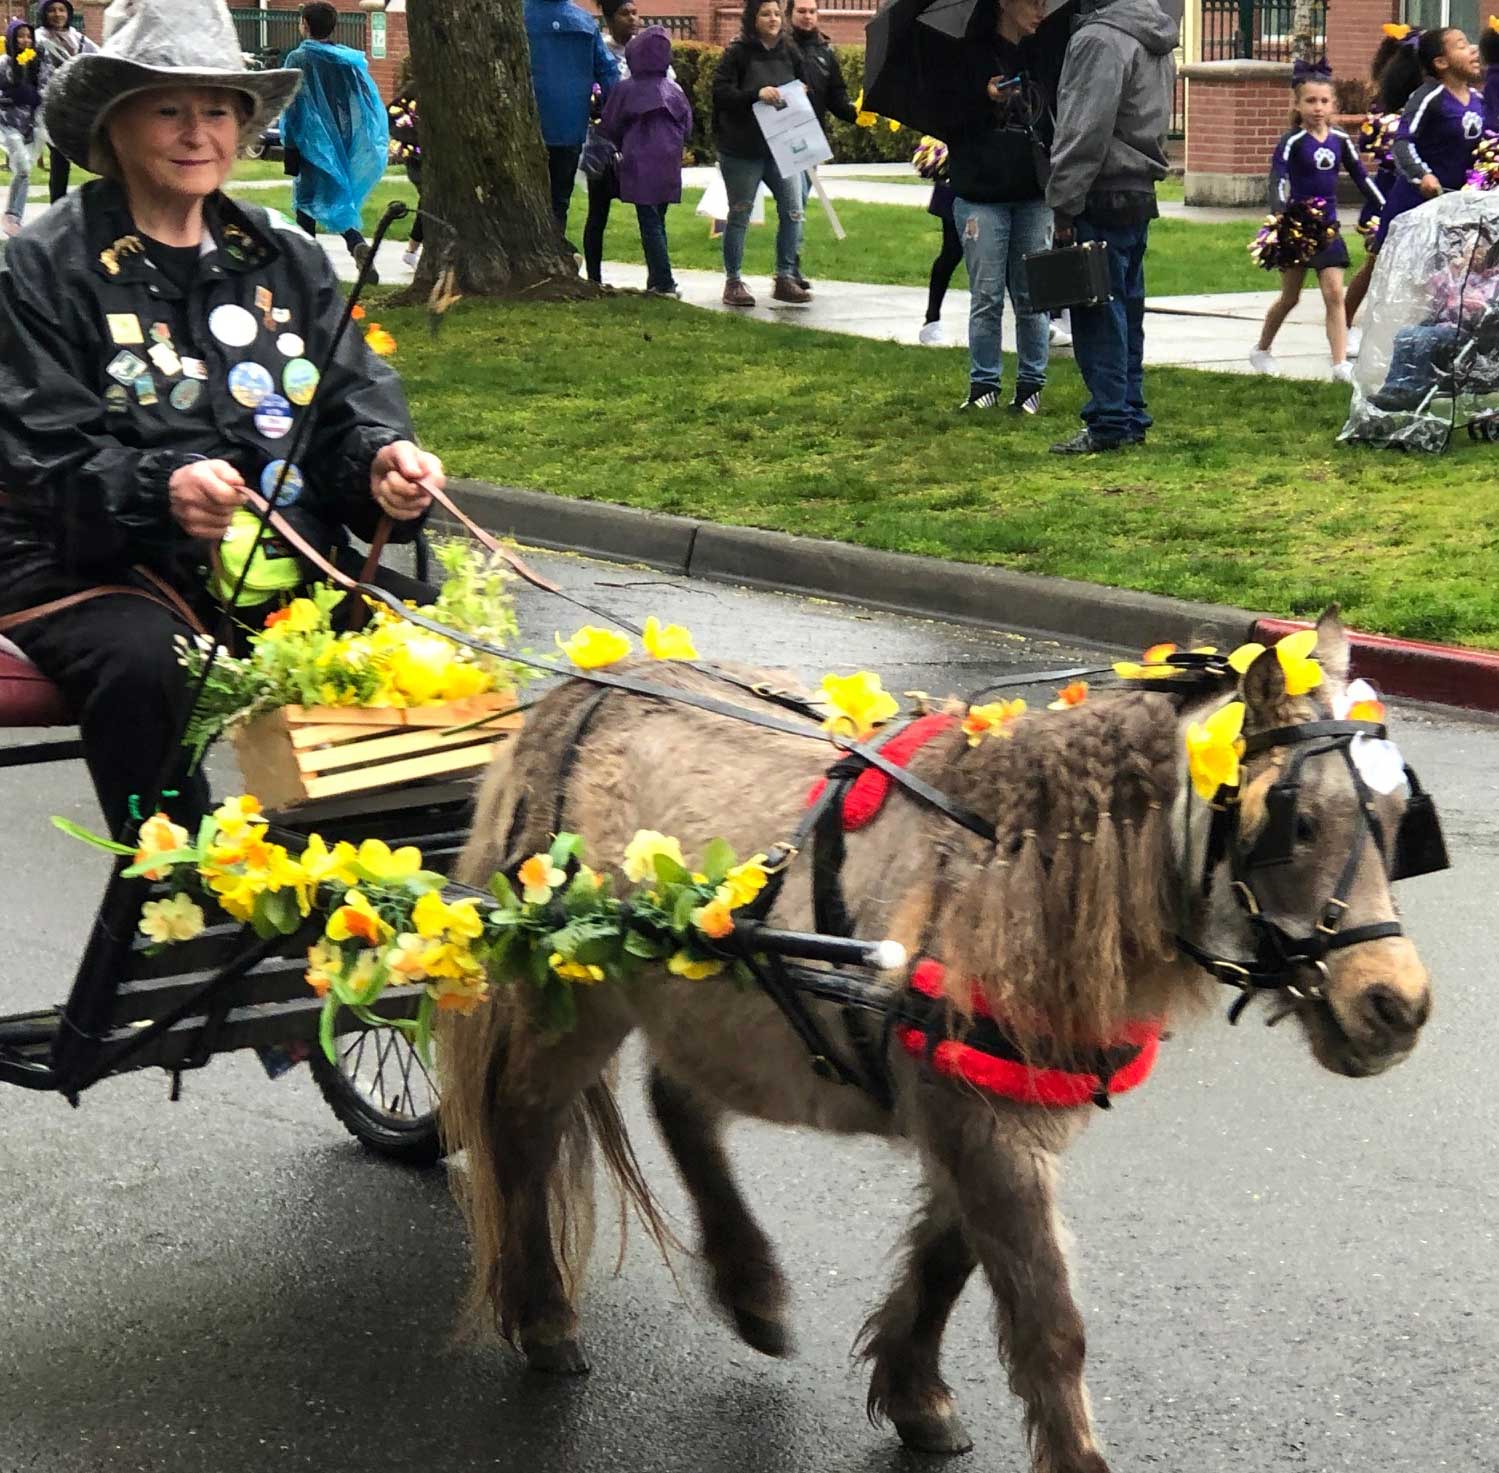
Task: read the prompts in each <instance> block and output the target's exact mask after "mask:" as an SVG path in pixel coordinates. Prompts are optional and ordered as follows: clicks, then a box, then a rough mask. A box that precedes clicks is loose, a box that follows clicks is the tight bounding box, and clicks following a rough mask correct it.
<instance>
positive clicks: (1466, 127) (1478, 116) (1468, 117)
mask: <svg viewBox="0 0 1499 1473" xmlns="http://www.w3.org/2000/svg"><path fill="white" fill-rule="evenodd" d="M1482 132H1483V114H1482V113H1475V112H1466V113H1464V114H1463V137H1464V138H1477V137H1478V135H1479V134H1480V133H1482Z"/></svg>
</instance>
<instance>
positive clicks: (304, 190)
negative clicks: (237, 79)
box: [281, 41, 390, 234]
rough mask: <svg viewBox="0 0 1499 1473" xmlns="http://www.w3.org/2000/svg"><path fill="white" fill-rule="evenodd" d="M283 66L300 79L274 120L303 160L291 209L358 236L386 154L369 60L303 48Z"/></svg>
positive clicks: (350, 52)
mask: <svg viewBox="0 0 1499 1473" xmlns="http://www.w3.org/2000/svg"><path fill="white" fill-rule="evenodd" d="M285 65H286V66H288V67H294V68H296V69H297V70H299V71H300V72H301V73H302V86H301V88H300V89H299V90H298V92H297V95H296V96H295V97H294V98H292V100H291V105H290V106H289V107H288V108H287V109H286V112H285V114H284V115H283V117H282V121H281V131H282V136H283V137H284V138H285V139H286V142H287V144H288V145H290V147H292V148H294V149H296V151H297V152H298V154H300V155H301V160H302V163H301V168H300V170H299V171H298V173H297V178H296V184H295V186H294V188H293V190H292V199H293V202H294V203H295V205H296V208H297V210H298V211H299V212H300V213H302V214H306V215H310V216H311V217H312V218H313V219H314V220H316V221H317V223H318V224H319V225H321V226H322V227H323V228H324V229H325V230H332V231H336V232H338V233H340V234H342V233H343V232H344V231H346V230H358V229H359V224H360V221H359V212H360V210H361V209H362V208H363V206H364V202H365V200H366V199H367V198H368V197H369V193H370V191H371V190H372V189H373V188H374V187H375V185H377V184H378V183H379V182H380V176H381V175H382V174H383V173H384V172H385V164H386V158H387V155H388V153H389V148H390V129H389V125H388V123H387V120H386V115H385V104H384V103H383V102H382V101H381V100H380V92H379V89H378V88H377V87H376V86H375V82H374V78H373V77H371V76H370V66H369V61H368V60H367V59H366V57H365V55H364V53H363V52H362V51H355V50H354V49H353V48H352V47H349V46H339V45H336V44H335V43H334V42H332V41H304V42H303V43H302V44H301V45H300V46H298V47H297V48H296V49H295V50H294V51H292V52H290V53H289V54H288V55H287V58H286V62H285Z"/></svg>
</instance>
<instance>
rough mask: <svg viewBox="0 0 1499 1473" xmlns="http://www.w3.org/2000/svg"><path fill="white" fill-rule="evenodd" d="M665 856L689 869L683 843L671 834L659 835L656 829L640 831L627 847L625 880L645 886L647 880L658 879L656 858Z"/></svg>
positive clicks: (624, 863) (623, 865) (624, 867)
mask: <svg viewBox="0 0 1499 1473" xmlns="http://www.w3.org/2000/svg"><path fill="white" fill-rule="evenodd" d="M658 854H664V855H665V856H666V857H667V858H668V859H670V860H674V861H675V862H676V863H677V864H679V865H681V866H682V868H683V869H686V868H687V860H686V859H685V857H684V856H683V854H682V845H681V841H680V840H678V839H674V838H672V836H671V835H670V834H659V833H657V832H656V830H655V829H639V830H637V831H636V834H635V837H634V838H633V839H631V840H630V842H629V843H628V844H626V845H625V857H624V861H623V863H622V866H621V867H622V868H623V869H624V872H625V878H626V879H628V880H632V881H634V883H635V884H637V885H641V884H644V883H645V882H646V881H647V880H654V879H655V878H656V856H657V855H658Z"/></svg>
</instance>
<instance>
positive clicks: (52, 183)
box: [47, 143, 69, 205]
mask: <svg viewBox="0 0 1499 1473" xmlns="http://www.w3.org/2000/svg"><path fill="white" fill-rule="evenodd" d="M49 150H50V152H51V155H52V171H51V173H50V174H49V175H48V176H47V186H48V189H49V190H50V191H51V194H52V203H53V204H54V205H55V204H56V203H57V202H58V200H60V199H61V198H62V197H63V195H65V194H66V193H67V192H68V171H69V164H68V156H67V154H65V153H64V152H63V151H62V150H61V149H60V148H59V147H58V146H57V145H56V144H55V143H53V144H50V145H49Z"/></svg>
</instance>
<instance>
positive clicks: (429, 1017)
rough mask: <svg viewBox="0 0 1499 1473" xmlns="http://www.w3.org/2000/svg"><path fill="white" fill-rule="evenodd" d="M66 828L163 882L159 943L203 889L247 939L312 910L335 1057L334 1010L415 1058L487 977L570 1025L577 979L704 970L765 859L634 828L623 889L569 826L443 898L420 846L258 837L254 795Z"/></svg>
mask: <svg viewBox="0 0 1499 1473" xmlns="http://www.w3.org/2000/svg"><path fill="white" fill-rule="evenodd" d="M53 822H54V823H55V824H56V825H57V826H58V827H59V828H61V829H62V830H64V831H65V832H67V833H69V834H72V835H73V836H74V837H76V838H80V839H83V840H85V841H86V842H88V843H90V844H93V845H95V846H97V847H99V848H102V849H105V850H108V851H109V852H111V853H114V854H118V855H123V856H126V857H128V858H129V859H130V861H131V863H130V864H129V866H128V867H127V869H126V870H125V874H126V875H128V876H142V877H148V878H152V879H155V880H158V881H160V882H161V883H162V884H163V886H164V887H166V888H167V889H169V890H170V892H171V893H169V894H166V895H158V896H154V897H153V898H152V899H150V900H147V901H146V902H145V904H144V905H143V906H142V910H141V917H140V922H139V930H140V932H141V934H142V935H144V936H146V937H147V938H148V939H149V940H150V941H151V942H152V943H153V944H155V945H157V946H167V945H171V944H172V943H174V942H179V941H188V940H191V939H192V938H193V937H194V936H196V935H198V934H199V933H200V932H201V931H202V930H203V928H204V926H205V924H206V921H205V918H204V912H203V907H202V905H201V904H200V903H199V902H200V901H205V902H206V901H210V900H211V901H213V902H214V903H215V904H217V906H218V907H219V908H220V909H221V910H223V911H224V912H226V913H227V914H228V915H230V916H231V917H232V918H233V919H235V920H237V921H239V922H241V923H243V924H246V925H249V926H250V927H252V928H253V929H254V931H255V932H256V934H257V935H259V936H261V937H264V938H269V937H273V936H276V935H283V936H290V935H292V934H293V933H294V932H297V931H299V930H301V929H302V928H303V926H304V925H305V924H306V923H307V922H308V921H309V918H312V917H314V916H316V917H318V918H319V919H320V920H321V934H320V935H319V936H317V938H316V939H315V940H314V941H313V942H312V944H311V945H310V946H309V947H308V950H307V973H306V976H307V984H308V986H309V987H311V988H312V990H313V991H314V992H315V993H316V994H317V995H318V996H319V997H321V998H322V999H323V1000H324V1006H323V1015H322V1023H321V1038H322V1044H323V1048H324V1051H325V1052H326V1053H327V1054H328V1056H329V1058H330V1059H331V1058H333V1057H334V1052H333V1050H334V1023H335V1020H336V1017H337V1013H338V1010H339V1009H340V1008H349V1009H351V1010H352V1011H353V1012H354V1013H355V1014H356V1015H357V1016H358V1017H359V1018H360V1019H361V1020H362V1021H363V1022H365V1023H368V1024H371V1025H380V1026H390V1027H395V1028H400V1029H402V1030H403V1031H405V1032H407V1033H408V1034H409V1035H410V1036H411V1037H412V1038H413V1040H414V1042H415V1044H416V1046H417V1047H418V1048H419V1049H420V1050H421V1051H422V1053H423V1054H424V1055H425V1054H426V1053H427V1052H428V1045H429V1042H430V1038H431V1029H432V1023H433V1019H434V1017H435V1015H436V1013H437V1012H438V1011H439V1010H442V1011H449V1010H451V1011H455V1012H460V1013H466V1012H470V1011H472V1009H474V1008H475V1007H476V1006H478V1005H479V1004H480V1003H481V1002H483V1001H484V999H485V998H486V997H487V995H488V992H489V987H490V981H491V978H495V979H499V978H505V979H511V980H515V981H520V982H525V983H528V984H529V985H530V986H531V987H532V989H533V992H534V996H535V998H536V1001H537V1004H538V1007H539V1009H540V1011H541V1013H542V1016H543V1018H544V1020H545V1023H546V1025H547V1026H548V1027H549V1028H551V1029H554V1030H556V1031H559V1032H560V1031H565V1030H566V1029H568V1028H570V1027H571V1026H572V1023H573V1021H574V1016H575V1012H574V1004H573V996H572V989H573V987H574V986H593V985H595V984H596V983H599V982H603V981H605V980H609V979H614V980H619V979H623V978H626V977H629V976H632V975H634V974H635V973H636V972H638V971H639V970H640V969H642V968H643V967H645V966H647V965H649V964H651V963H660V964H664V965H665V966H666V968H667V970H668V971H669V972H670V973H671V974H672V975H674V976H678V977H684V978H688V979H691V980H694V981H695V980H699V979H702V978H706V977H712V976H716V975H717V974H718V973H720V972H722V971H724V970H725V969H726V968H728V967H730V966H739V967H742V964H739V963H736V962H735V960H734V958H733V955H732V953H727V952H719V950H718V948H717V947H716V946H715V945H714V943H716V942H722V941H724V940H726V939H727V938H728V937H729V936H730V935H731V934H732V933H733V931H734V928H735V925H736V919H737V918H736V915H735V912H736V911H740V910H742V909H743V908H744V907H745V906H747V905H749V904H750V902H751V901H753V900H754V899H755V897H756V896H757V895H758V894H759V893H760V891H761V890H762V889H764V887H765V884H766V882H767V879H768V877H769V876H768V871H767V869H766V856H765V855H763V854H754V855H751V856H750V857H749V858H748V859H746V860H743V861H742V862H741V861H738V860H737V859H736V856H735V854H734V851H733V850H732V849H731V848H730V846H729V845H728V844H726V843H725V842H724V841H723V840H721V839H715V840H713V841H712V842H711V843H709V844H708V846H707V847H706V848H705V849H704V851H703V853H702V856H701V857H700V859H699V862H698V868H697V869H689V868H688V866H687V863H686V861H685V858H684V856H683V853H682V846H681V844H680V842H679V841H678V840H677V839H675V838H673V837H671V836H670V835H667V834H660V833H655V832H652V831H647V830H643V831H641V832H639V833H637V834H636V835H635V836H634V837H633V838H632V839H631V840H630V842H629V844H628V845H627V846H626V849H625V853H624V855H623V856H622V864H621V868H622V869H623V870H624V873H625V877H626V880H627V882H628V883H629V885H630V886H632V887H633V888H630V889H628V890H627V891H626V892H625V893H624V894H623V895H619V896H617V895H616V894H615V893H614V883H613V880H612V879H611V878H610V877H609V876H606V875H601V874H598V873H597V872H596V871H594V870H592V869H590V868H589V867H588V866H587V865H586V864H584V863H583V861H582V854H583V844H582V840H581V839H580V838H579V837H578V836H577V835H576V834H566V833H564V834H559V835H558V836H557V837H556V839H555V840H554V842H553V843H552V845H551V847H550V848H549V849H548V850H547V851H545V852H544V853H540V854H533V855H530V856H529V857H528V858H527V859H526V860H524V861H523V862H522V863H521V864H520V865H519V866H518V867H517V869H516V872H515V875H514V879H513V881H512V879H511V878H510V877H508V876H506V875H504V874H497V875H495V876H494V877H493V878H492V879H491V881H490V886H489V894H488V895H485V896H476V895H472V894H470V895H465V896H461V897H459V898H457V899H452V900H450V899H448V898H447V896H446V895H445V894H444V889H445V887H446V885H447V881H446V880H445V879H444V877H443V876H442V875H440V874H437V873H435V872H432V871H429V870H427V869H425V868H424V867H423V864H422V856H421V852H420V851H419V850H418V849H416V848H414V847H412V846H409V845H408V846H405V847H403V848H399V849H391V848H390V847H389V846H388V845H387V844H385V843H383V842H382V841H381V840H379V839H366V840H365V841H364V842H363V843H362V844H359V845H357V846H356V845H354V844H351V843H349V842H347V841H344V840H340V841H339V842H338V843H336V844H334V845H333V846H332V847H331V848H330V847H329V845H328V844H327V842H326V841H325V840H324V839H323V838H322V837H321V835H318V834H313V835H311V836H310V837H309V838H308V839H307V840H306V841H305V845H304V847H303V850H302V852H301V854H300V855H293V854H292V853H290V852H289V851H288V850H287V849H286V848H285V847H284V846H283V845H281V844H278V843H275V842H273V841H272V840H271V839H270V838H269V837H268V836H269V833H270V830H269V826H268V824H267V822H266V819H265V817H264V816H263V815H262V813H261V810H260V804H259V802H258V801H257V800H256V799H255V798H253V797H250V796H248V795H242V796H239V797H235V798H230V799H229V800H228V801H227V802H225V803H223V804H222V805H221V806H220V807H219V808H218V809H216V810H215V811H214V812H213V813H212V814H210V815H209V816H208V817H207V818H205V819H204V820H203V822H202V824H201V825H200V826H199V829H198V832H197V835H196V836H195V837H194V836H191V835H189V833H188V831H187V830H186V829H185V828H183V827H181V826H180V825H178V824H175V823H173V822H172V821H171V820H170V819H168V818H167V817H166V816H165V815H164V814H156V815H154V816H153V817H152V818H150V819H148V820H147V821H146V822H145V823H144V824H143V825H142V826H141V830H140V836H139V841H138V843H137V845H136V846H135V847H131V846H128V845H124V844H118V843H115V842H114V841H112V840H109V839H103V838H100V837H99V836H97V835H95V834H91V833H89V832H88V831H86V830H84V829H81V828H80V827H79V826H78V825H76V824H74V823H71V822H69V821H68V820H66V819H54V820H53ZM412 983H417V984H421V985H423V986H424V988H425V992H424V995H423V997H422V1000H421V1003H420V1006H419V1009H418V1013H417V1016H416V1017H415V1018H414V1019H412V1018H403V1019H386V1018H382V1017H381V1016H380V1015H379V1014H377V1013H375V1012H373V1011H372V1008H373V1005H374V1003H375V1002H376V1001H377V1000H378V999H379V997H380V994H381V993H382V992H383V991H384V989H385V988H386V987H387V986H389V985H393V984H394V985H405V984H412Z"/></svg>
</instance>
